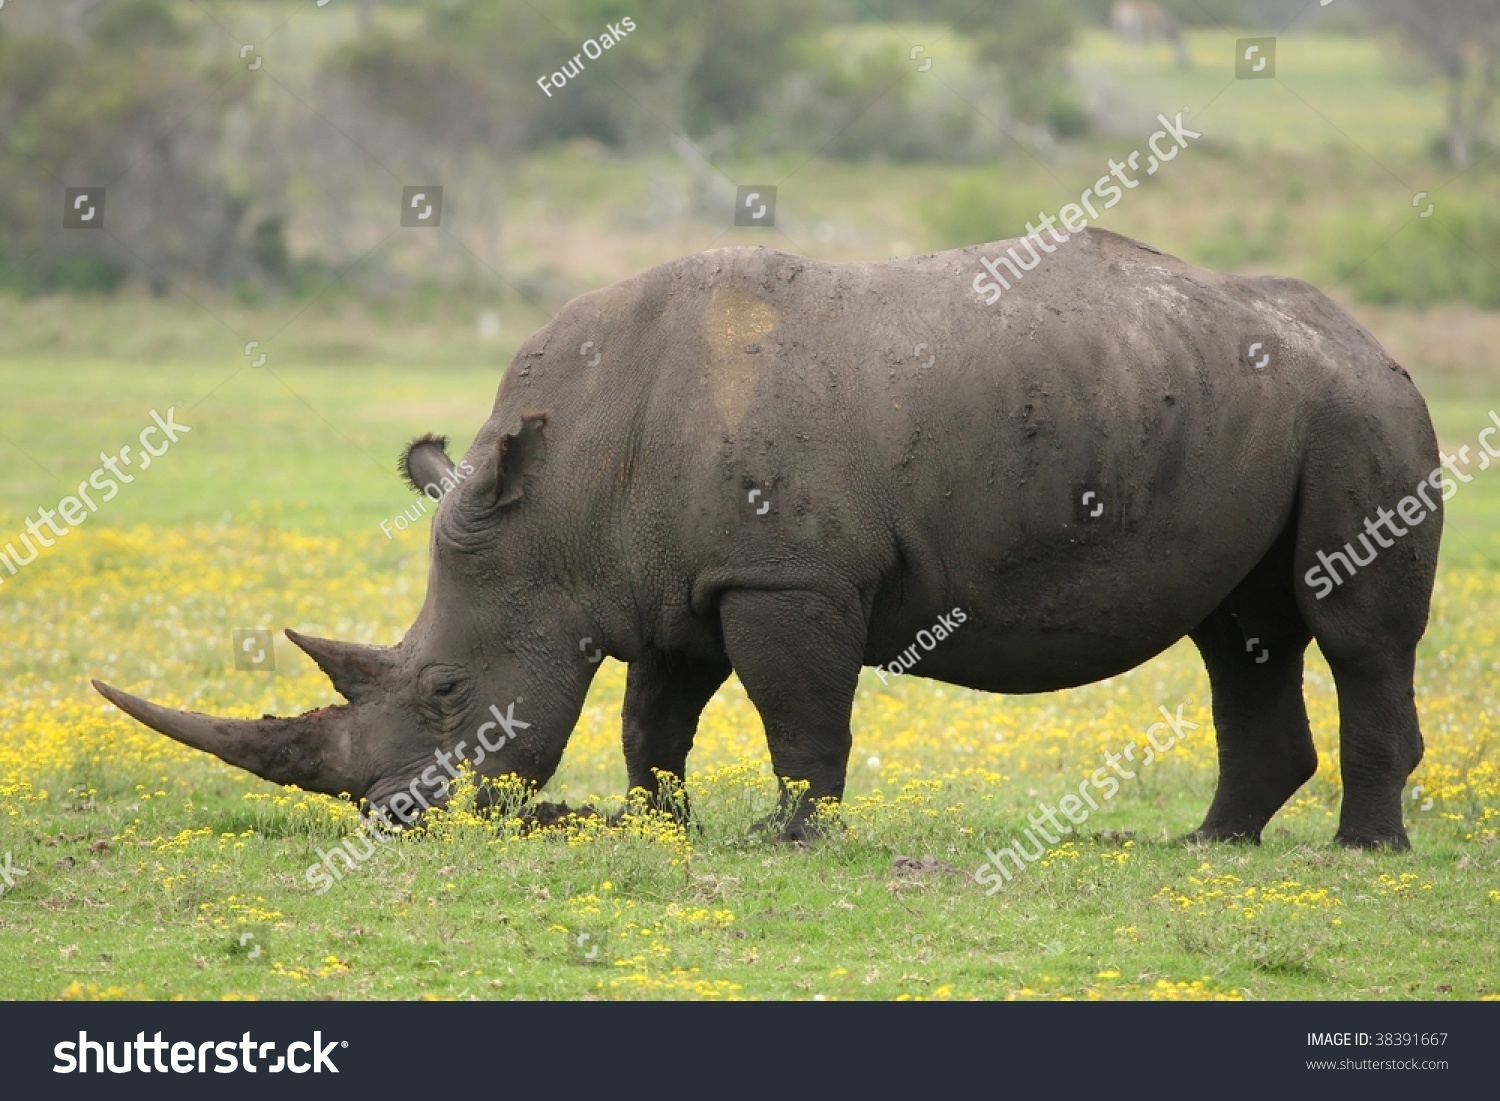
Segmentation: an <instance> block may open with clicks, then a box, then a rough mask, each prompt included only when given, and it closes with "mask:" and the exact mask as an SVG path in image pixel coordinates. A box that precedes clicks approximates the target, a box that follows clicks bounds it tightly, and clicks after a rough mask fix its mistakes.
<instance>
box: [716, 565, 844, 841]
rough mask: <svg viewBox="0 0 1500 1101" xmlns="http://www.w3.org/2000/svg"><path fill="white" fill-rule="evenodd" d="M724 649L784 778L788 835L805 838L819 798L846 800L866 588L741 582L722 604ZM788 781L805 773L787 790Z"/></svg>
mask: <svg viewBox="0 0 1500 1101" xmlns="http://www.w3.org/2000/svg"><path fill="white" fill-rule="evenodd" d="M719 617H720V620H721V622H722V624H723V628H724V648H725V649H726V650H727V651H728V653H729V660H730V662H731V663H732V664H733V665H734V671H735V672H736V673H738V674H739V678H740V681H741V683H743V684H744V686H745V691H746V693H747V694H748V695H749V696H750V701H751V702H752V703H754V704H755V709H756V710H757V711H759V712H760V717H761V722H762V723H764V724H765V728H766V741H767V743H768V744H769V747H770V750H771V765H772V767H773V768H774V769H775V770H776V776H777V778H778V779H780V780H781V783H782V799H783V801H784V802H783V811H784V812H785V811H789V812H790V813H789V816H788V818H787V824H786V826H785V827H784V828H783V830H782V837H783V838H784V839H785V840H803V839H805V838H807V837H808V835H809V834H810V833H811V830H810V829H809V827H808V823H807V819H808V817H809V816H810V815H811V814H812V812H813V809H814V807H813V803H814V801H815V800H818V799H825V798H834V799H841V798H843V795H844V778H845V774H846V773H847V771H848V768H849V747H850V744H851V742H852V737H851V735H850V732H849V716H850V713H851V712H852V711H853V709H854V690H855V687H856V686H857V685H858V683H859V670H860V666H861V664H862V663H863V659H864V648H865V634H866V623H865V617H864V613H863V610H862V608H861V605H860V601H859V595H858V593H856V592H854V591H853V590H852V589H850V590H847V591H840V590H838V589H836V588H834V587H832V586H830V589H829V591H827V592H820V591H811V590H800V591H787V592H764V591H758V590H745V589H736V590H732V591H730V592H727V593H725V594H724V596H723V598H722V599H721V600H720V602H719ZM787 781H805V782H806V784H807V789H806V791H803V792H801V793H792V792H789V791H788V789H787V787H786V784H787Z"/></svg>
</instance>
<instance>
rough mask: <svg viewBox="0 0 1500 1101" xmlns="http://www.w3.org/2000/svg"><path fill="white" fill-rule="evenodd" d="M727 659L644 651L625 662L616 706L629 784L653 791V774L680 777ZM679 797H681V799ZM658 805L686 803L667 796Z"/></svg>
mask: <svg viewBox="0 0 1500 1101" xmlns="http://www.w3.org/2000/svg"><path fill="white" fill-rule="evenodd" d="M729 673H730V668H729V663H728V662H722V663H721V662H704V661H698V660H696V659H694V658H690V657H686V656H684V655H681V654H668V653H664V652H662V651H660V650H649V649H648V650H647V651H646V652H645V653H644V654H642V655H641V657H640V658H638V659H637V660H635V661H633V662H631V663H630V670H629V672H628V673H627V674H626V676H625V706H624V708H623V709H622V710H621V718H622V720H623V722H622V729H621V741H622V742H623V743H624V747H625V769H626V774H627V776H628V777H629V782H630V788H631V790H634V789H636V788H643V789H645V790H646V791H647V792H648V793H650V795H651V796H652V798H653V800H655V798H656V796H657V795H658V794H659V786H660V785H659V781H658V780H657V777H656V772H657V771H658V770H659V771H662V772H665V773H668V774H670V775H672V776H675V777H677V778H678V780H679V781H680V780H681V779H682V778H683V777H684V776H685V775H686V774H687V756H688V751H689V750H691V749H692V748H693V737H694V735H696V734H697V732H698V719H699V716H701V715H702V714H703V709H704V708H705V707H707V706H708V701H709V700H710V699H712V698H713V694H714V693H715V692H717V691H718V690H719V686H720V685H721V684H723V683H724V682H725V681H726V680H727V679H729ZM684 798H685V797H684ZM666 804H667V805H663V806H662V807H661V809H663V810H666V811H668V812H669V813H672V814H677V815H682V814H685V812H686V809H687V805H686V802H683V801H678V800H675V799H670V800H667V801H666Z"/></svg>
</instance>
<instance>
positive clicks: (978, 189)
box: [921, 172, 1057, 248]
mask: <svg viewBox="0 0 1500 1101" xmlns="http://www.w3.org/2000/svg"><path fill="white" fill-rule="evenodd" d="M1056 205H1057V204H1055V203H1052V202H1050V201H1049V200H1048V198H1047V196H1046V195H1044V194H1043V193H1042V192H1040V191H1036V190H1034V189H1032V188H1016V187H1011V186H1008V185H1007V184H1006V183H1005V181H1004V179H1003V178H1002V177H1000V176H999V175H998V174H996V173H994V172H988V173H979V172H972V173H965V174H963V175H961V176H957V177H955V178H954V179H952V180H950V181H949V183H948V186H947V188H946V189H945V190H944V193H943V195H942V196H941V197H940V198H939V199H937V200H936V201H934V202H930V203H925V204H923V205H922V208H921V212H922V217H923V219H924V220H925V221H926V223H927V227H928V228H929V229H930V230H931V231H932V235H933V237H934V238H935V239H936V241H935V243H936V246H937V247H938V248H962V247H963V246H965V245H976V244H983V243H984V242H986V241H999V240H1004V239H1006V238H1010V237H1020V236H1021V235H1023V234H1024V233H1025V232H1026V223H1027V222H1032V223H1035V222H1036V220H1037V218H1038V217H1039V216H1040V215H1041V213H1042V212H1043V211H1047V210H1052V209H1055V207H1056Z"/></svg>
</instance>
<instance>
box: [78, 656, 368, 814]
mask: <svg viewBox="0 0 1500 1101" xmlns="http://www.w3.org/2000/svg"><path fill="white" fill-rule="evenodd" d="M92 683H93V685H94V688H95V690H96V691H98V693H99V694H100V695H101V696H103V697H104V698H105V699H107V700H108V701H109V702H110V703H112V704H114V705H115V706H116V707H118V708H119V709H120V710H121V711H123V712H125V714H127V715H129V716H130V717H131V718H133V719H135V720H137V721H138V722H142V723H145V724H146V725H147V726H149V727H150V728H151V729H152V730H156V731H159V732H161V733H162V734H165V735H166V736H167V737H169V738H174V739H176V740H177V741H179V742H181V743H182V744H183V745H187V746H192V747H193V748H194V749H201V750H203V751H205V752H207V753H212V754H213V755H214V756H215V757H217V758H219V759H220V760H221V761H225V762H227V763H229V764H231V765H234V766H235V767H237V768H243V769H246V770H247V771H249V772H253V773H255V775H257V776H259V777H261V778H262V779H265V780H270V781H271V782H272V783H276V784H295V785H296V786H297V787H299V788H302V789H303V790H305V791H317V792H322V793H323V794H325V795H340V794H343V793H345V792H347V793H349V794H350V795H354V796H362V795H363V794H364V787H365V785H364V783H363V781H361V780H360V779H359V778H357V777H354V776H352V775H351V769H350V767H349V766H350V761H351V759H352V757H353V754H352V752H351V735H352V724H351V723H350V721H349V716H348V709H347V708H345V707H325V708H320V709H319V710H317V711H309V712H308V713H307V714H305V715H297V716H294V717H292V718H276V717H275V716H270V715H268V716H266V717H265V718H263V719H219V718H214V717H213V716H211V715H200V714H198V713H197V712H196V711H177V710H174V709H173V708H170V707H160V706H158V705H157V704H154V703H152V702H151V701H150V700H143V699H140V698H139V697H137V696H132V695H131V694H130V693H129V692H121V691H120V690H119V689H118V688H111V687H110V686H109V685H107V684H104V683H103V682H102V681H97V680H96V681H94V682H92Z"/></svg>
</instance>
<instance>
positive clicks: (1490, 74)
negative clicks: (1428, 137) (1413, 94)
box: [1372, 0, 1500, 168]
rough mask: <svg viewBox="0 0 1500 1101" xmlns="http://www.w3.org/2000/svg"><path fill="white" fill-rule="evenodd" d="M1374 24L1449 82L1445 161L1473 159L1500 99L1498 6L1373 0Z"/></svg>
mask: <svg viewBox="0 0 1500 1101" xmlns="http://www.w3.org/2000/svg"><path fill="white" fill-rule="evenodd" d="M1372 4H1373V11H1374V14H1375V16H1376V18H1377V20H1378V21H1379V22H1381V23H1383V24H1384V25H1385V26H1387V27H1389V28H1391V29H1392V30H1394V31H1395V32H1396V34H1397V36H1398V37H1399V38H1400V40H1401V41H1402V43H1403V44H1404V45H1405V46H1406V47H1407V48H1408V49H1411V50H1413V51H1415V52H1416V53H1418V54H1420V55H1421V56H1422V57H1423V58H1424V59H1425V60H1426V61H1427V62H1428V63H1429V64H1431V65H1433V66H1434V67H1435V68H1436V69H1437V70H1438V71H1439V72H1440V73H1441V74H1442V75H1443V78H1444V79H1445V80H1446V81H1447V83H1448V157H1449V159H1450V160H1451V161H1452V162H1453V163H1454V164H1455V165H1456V166H1458V167H1459V168H1467V167H1468V166H1469V165H1470V164H1471V163H1473V159H1474V147H1475V145H1476V143H1477V142H1478V140H1479V139H1480V138H1481V137H1482V136H1483V134H1484V129H1485V126H1486V125H1487V124H1488V122H1489V117H1490V112H1491V110H1492V108H1493V107H1494V103H1495V99H1496V97H1497V96H1500V4H1497V3H1496V2H1495V0H1436V2H1434V0H1372Z"/></svg>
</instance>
